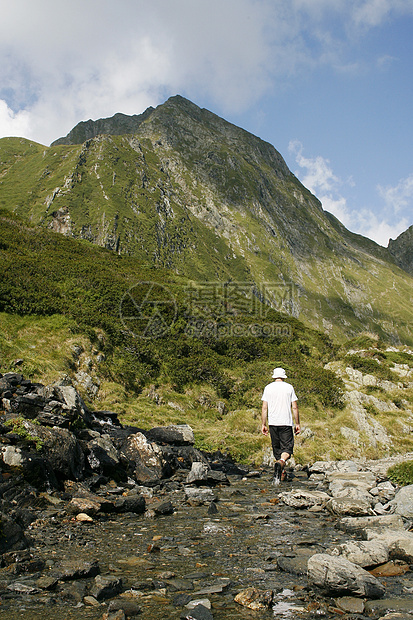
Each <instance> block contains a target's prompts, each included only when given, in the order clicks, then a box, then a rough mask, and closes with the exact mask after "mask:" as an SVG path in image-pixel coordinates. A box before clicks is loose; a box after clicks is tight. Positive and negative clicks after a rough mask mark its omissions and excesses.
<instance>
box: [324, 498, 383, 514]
mask: <svg viewBox="0 0 413 620" xmlns="http://www.w3.org/2000/svg"><path fill="white" fill-rule="evenodd" d="M325 507H326V509H327V510H328V511H329V512H330V513H331V514H333V515H335V516H337V517H342V516H344V515H346V516H350V517H364V516H370V515H371V516H373V515H374V513H373V510H372V507H371V502H367V501H365V500H361V499H352V498H350V497H333V498H332V499H330V500H329V501H328V502H327V503H326V506H325Z"/></svg>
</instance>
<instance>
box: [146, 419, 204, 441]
mask: <svg viewBox="0 0 413 620" xmlns="http://www.w3.org/2000/svg"><path fill="white" fill-rule="evenodd" d="M146 435H147V438H148V440H149V441H154V442H155V443H157V444H168V445H172V446H188V445H191V446H192V445H194V443H195V437H194V431H193V430H192V428H191V427H190V426H189V425H188V424H172V425H170V426H159V427H155V428H152V429H151V430H150V431H148V433H147V434H146Z"/></svg>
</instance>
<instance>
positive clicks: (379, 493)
mask: <svg viewBox="0 0 413 620" xmlns="http://www.w3.org/2000/svg"><path fill="white" fill-rule="evenodd" d="M370 494H371V495H373V497H375V498H377V499H378V500H379V501H380V502H389V501H390V500H392V499H393V498H394V496H395V494H396V489H395V487H394V486H393V485H392V483H391V482H390V481H389V480H387V481H386V482H380V484H378V485H377V486H376V487H374V488H373V489H370Z"/></svg>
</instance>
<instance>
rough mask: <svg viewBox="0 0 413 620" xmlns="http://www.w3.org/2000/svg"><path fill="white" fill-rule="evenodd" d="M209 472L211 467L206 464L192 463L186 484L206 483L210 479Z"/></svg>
mask: <svg viewBox="0 0 413 620" xmlns="http://www.w3.org/2000/svg"><path fill="white" fill-rule="evenodd" d="M208 470H209V466H208V465H207V464H206V463H199V462H195V463H192V467H191V471H190V472H189V474H188V476H187V477H186V483H187V484H192V483H194V482H195V483H197V484H200V483H202V482H206V481H207V478H208Z"/></svg>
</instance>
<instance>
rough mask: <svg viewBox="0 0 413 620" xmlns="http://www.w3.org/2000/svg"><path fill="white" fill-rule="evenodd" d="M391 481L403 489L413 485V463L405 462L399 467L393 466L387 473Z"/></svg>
mask: <svg viewBox="0 0 413 620" xmlns="http://www.w3.org/2000/svg"><path fill="white" fill-rule="evenodd" d="M387 476H388V478H389V480H391V481H392V482H394V483H396V484H398V485H399V486H401V487H404V486H407V485H409V484H413V461H405V462H404V463H399V464H398V465H393V467H390V469H389V470H388V471H387Z"/></svg>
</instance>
